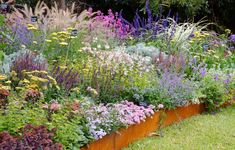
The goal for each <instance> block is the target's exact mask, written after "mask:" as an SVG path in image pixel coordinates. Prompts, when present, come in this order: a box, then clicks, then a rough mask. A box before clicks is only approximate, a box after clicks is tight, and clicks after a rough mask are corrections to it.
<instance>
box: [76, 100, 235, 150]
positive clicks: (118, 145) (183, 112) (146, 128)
mask: <svg viewBox="0 0 235 150" xmlns="http://www.w3.org/2000/svg"><path fill="white" fill-rule="evenodd" d="M233 102H235V101H233ZM231 104H232V103H231V102H226V103H224V104H223V105H222V106H221V107H226V106H229V105H231ZM204 111H205V105H204V104H192V105H188V106H184V107H178V108H176V109H171V110H166V111H165V116H166V117H165V118H164V121H163V124H162V126H161V127H166V126H169V125H171V124H174V123H177V122H180V121H182V120H184V119H187V118H190V117H191V116H195V115H198V114H201V113H202V112H204ZM159 119H160V112H155V113H154V115H153V116H151V117H148V118H147V119H146V120H145V121H142V122H141V123H139V124H135V125H131V126H129V127H127V128H123V129H120V130H118V131H117V132H115V133H112V134H109V135H106V136H105V137H103V138H102V139H99V140H97V141H94V142H91V143H90V144H88V145H87V146H85V147H82V148H81V150H121V149H122V148H124V147H127V146H128V145H129V144H130V143H132V142H133V141H136V140H139V139H141V138H144V137H146V136H148V135H149V134H150V133H152V132H154V131H156V130H158V128H159Z"/></svg>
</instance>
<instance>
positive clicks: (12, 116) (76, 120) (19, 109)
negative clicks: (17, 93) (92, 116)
mask: <svg viewBox="0 0 235 150" xmlns="http://www.w3.org/2000/svg"><path fill="white" fill-rule="evenodd" d="M15 98H16V97H10V98H9V103H8V105H7V110H6V111H5V112H6V113H5V115H0V124H1V126H0V132H2V131H7V132H9V133H10V134H11V135H17V136H18V135H20V132H19V131H20V129H21V128H23V127H24V126H25V124H32V125H35V126H39V125H45V126H47V127H48V129H49V130H52V129H53V128H56V134H55V135H54V136H53V140H54V141H57V142H59V143H61V144H63V147H64V148H67V149H73V148H79V147H81V146H82V145H84V144H87V143H88V142H89V141H90V139H92V137H91V136H90V134H89V132H88V131H87V130H88V129H87V127H86V126H85V125H84V123H83V119H82V117H81V115H79V113H78V112H76V113H75V112H72V111H69V110H70V109H68V108H67V107H66V105H65V106H64V107H63V106H61V105H60V108H59V109H58V106H57V105H55V104H53V105H50V111H49V110H48V109H46V108H43V105H42V103H41V102H40V101H38V102H37V103H36V104H33V105H32V104H27V103H26V102H25V101H22V99H21V100H16V99H15ZM13 99H14V100H13ZM52 110H53V111H52ZM0 113H3V110H0ZM49 115H50V119H49V118H48V116H49ZM12 122H14V123H12ZM62 124H63V125H62Z"/></svg>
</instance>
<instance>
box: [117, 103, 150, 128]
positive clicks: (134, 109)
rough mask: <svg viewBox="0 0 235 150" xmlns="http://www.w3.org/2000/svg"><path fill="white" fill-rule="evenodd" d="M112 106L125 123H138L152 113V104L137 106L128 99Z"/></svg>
mask: <svg viewBox="0 0 235 150" xmlns="http://www.w3.org/2000/svg"><path fill="white" fill-rule="evenodd" d="M113 107H114V109H116V110H117V112H118V114H119V115H120V121H121V122H122V123H123V124H125V125H132V124H137V123H140V122H141V121H144V120H145V119H146V118H147V117H150V116H151V115H153V114H154V111H153V108H154V106H146V107H144V106H138V105H135V104H134V103H133V102H128V101H123V102H121V103H117V104H114V105H113Z"/></svg>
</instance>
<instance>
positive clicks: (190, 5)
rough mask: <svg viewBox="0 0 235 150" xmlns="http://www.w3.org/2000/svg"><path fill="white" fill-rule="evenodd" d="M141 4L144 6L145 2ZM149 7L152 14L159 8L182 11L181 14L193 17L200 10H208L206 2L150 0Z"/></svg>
mask: <svg viewBox="0 0 235 150" xmlns="http://www.w3.org/2000/svg"><path fill="white" fill-rule="evenodd" d="M141 3H142V4H145V1H141ZM150 7H151V9H152V10H153V12H158V10H159V7H163V8H164V7H165V8H167V9H168V8H176V11H178V12H179V11H180V12H181V11H182V12H181V14H185V15H187V16H189V17H193V16H195V15H197V14H198V13H200V10H206V9H207V8H208V0H150ZM182 9H183V10H182Z"/></svg>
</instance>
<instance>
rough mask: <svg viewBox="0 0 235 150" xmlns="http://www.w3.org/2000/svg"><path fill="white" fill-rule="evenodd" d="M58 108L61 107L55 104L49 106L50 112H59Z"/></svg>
mask: <svg viewBox="0 0 235 150" xmlns="http://www.w3.org/2000/svg"><path fill="white" fill-rule="evenodd" d="M60 108H61V105H60V104H58V103H57V102H54V103H52V104H51V105H50V110H52V111H57V110H59V109H60Z"/></svg>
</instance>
